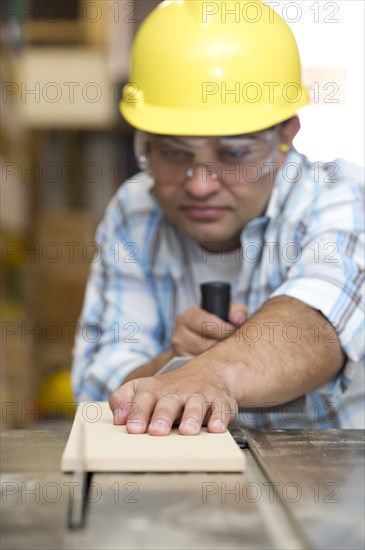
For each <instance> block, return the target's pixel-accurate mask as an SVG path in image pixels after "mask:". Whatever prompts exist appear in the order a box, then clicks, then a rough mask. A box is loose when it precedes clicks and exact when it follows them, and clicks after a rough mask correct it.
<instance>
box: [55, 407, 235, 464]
mask: <svg viewBox="0 0 365 550" xmlns="http://www.w3.org/2000/svg"><path fill="white" fill-rule="evenodd" d="M81 455H83V458H81ZM61 467H62V470H63V471H64V472H70V471H74V470H77V469H80V468H81V467H82V468H83V469H84V470H85V471H88V472H241V471H243V470H244V468H245V457H244V455H243V453H242V451H241V449H240V448H239V447H238V445H237V443H236V442H235V441H234V439H233V437H232V436H231V434H230V433H229V432H228V431H226V432H225V433H222V434H212V433H208V432H207V430H206V428H203V429H202V431H201V433H200V434H199V435H196V436H188V435H180V434H179V432H178V430H177V428H174V430H173V431H172V433H171V434H170V435H168V436H151V435H149V434H139V435H136V434H129V433H128V432H127V431H126V428H125V426H115V425H114V424H113V416H112V413H111V411H110V409H109V406H108V403H104V402H85V403H80V405H79V407H78V409H77V413H76V417H75V421H74V424H73V426H72V430H71V434H70V437H69V439H68V442H67V445H66V448H65V450H64V453H63V456H62V463H61Z"/></svg>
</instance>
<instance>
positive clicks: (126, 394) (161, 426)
mask: <svg viewBox="0 0 365 550" xmlns="http://www.w3.org/2000/svg"><path fill="white" fill-rule="evenodd" d="M208 315H209V314H208ZM213 318H214V316H213ZM249 323H251V325H252V326H254V327H255V329H256V334H257V331H260V337H259V338H256V337H255V340H254V341H252V340H249V339H248V335H249V332H248V328H247V327H248V325H249ZM328 325H329V323H328V321H327V320H326V319H325V318H324V317H323V315H322V314H321V313H320V312H319V311H317V310H314V309H313V308H311V307H310V306H308V305H306V304H304V303H303V302H301V301H299V300H296V299H295V298H290V297H288V296H278V297H276V298H273V299H271V300H269V301H268V302H266V303H265V304H264V305H263V306H262V308H261V309H260V310H259V311H258V312H256V313H255V315H254V316H253V317H252V319H251V321H249V322H247V323H245V324H244V325H242V327H241V328H239V329H238V330H237V331H236V332H235V334H234V335H233V336H230V337H228V338H227V339H226V340H224V341H222V342H220V343H218V344H217V345H216V346H215V347H214V348H212V349H209V350H208V351H206V352H205V353H202V354H201V355H199V356H198V357H195V358H194V359H192V360H191V361H189V362H188V363H187V364H186V365H184V366H183V367H181V368H180V369H178V370H176V371H174V372H171V373H168V374H165V375H163V376H159V377H156V378H137V379H136V380H132V381H130V382H127V383H126V384H124V385H123V386H121V387H120V388H119V389H118V390H116V391H115V392H114V393H113V394H112V395H111V397H110V399H109V403H110V407H111V409H112V411H113V413H114V422H115V423H116V424H126V426H127V430H128V432H129V433H136V434H138V433H145V432H146V431H148V432H149V433H150V434H151V435H167V434H168V433H169V432H170V430H171V427H172V425H173V423H174V422H179V421H180V428H179V429H180V433H182V434H186V435H194V434H197V433H199V431H200V428H201V426H202V425H203V424H204V422H207V425H208V431H211V432H223V431H224V430H225V429H226V427H227V425H228V423H229V420H230V419H231V418H233V417H234V416H235V411H236V409H237V405H239V406H240V407H249V408H250V407H254V408H256V407H267V406H268V405H270V406H273V405H280V404H281V403H287V402H288V401H292V400H293V399H296V398H297V397H300V396H301V395H304V394H306V393H308V392H310V391H313V390H315V389H317V388H319V387H321V386H323V385H324V384H326V383H327V382H328V381H329V380H331V379H332V378H333V377H334V376H335V375H337V374H338V373H339V371H340V370H341V368H342V366H343V364H344V361H345V355H344V353H343V351H342V349H341V345H340V341H339V339H338V337H337V335H336V333H335V331H333V334H332V335H331V339H329V338H328ZM289 326H293V327H295V331H296V332H295V335H294V336H295V338H292V337H290V338H289V337H288V333H287V330H288V327H289ZM313 326H316V327H318V334H316V341H315V344H314V343H313ZM273 328H275V329H276V331H273V330H272V329H273ZM284 329H286V330H284ZM298 334H300V337H299V338H298V337H297V335H298Z"/></svg>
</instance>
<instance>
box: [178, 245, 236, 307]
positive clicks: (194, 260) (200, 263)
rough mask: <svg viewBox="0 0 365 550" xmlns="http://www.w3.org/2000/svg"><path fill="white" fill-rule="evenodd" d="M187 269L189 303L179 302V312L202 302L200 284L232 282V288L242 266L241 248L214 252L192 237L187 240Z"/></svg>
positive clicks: (187, 297)
mask: <svg viewBox="0 0 365 550" xmlns="http://www.w3.org/2000/svg"><path fill="white" fill-rule="evenodd" d="M185 253H186V259H187V264H188V265H187V267H188V269H187V271H188V273H189V284H188V295H187V296H186V299H187V303H185V304H179V313H181V312H182V311H184V310H186V309H188V308H190V307H192V306H194V305H198V304H200V302H201V295H200V285H201V284H202V283H210V282H214V281H222V282H226V283H231V285H232V288H234V286H235V285H236V284H237V279H238V277H239V274H240V272H241V268H242V255H241V254H240V250H238V251H234V252H224V253H223V252H222V253H217V254H213V253H211V252H207V251H205V250H203V249H202V248H201V246H200V245H199V244H198V243H196V242H195V241H192V240H191V239H186V240H185Z"/></svg>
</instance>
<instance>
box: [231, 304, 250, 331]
mask: <svg viewBox="0 0 365 550" xmlns="http://www.w3.org/2000/svg"><path fill="white" fill-rule="evenodd" d="M247 317H248V309H247V307H246V306H245V305H244V304H237V303H233V302H231V305H230V307H229V313H228V321H229V322H230V323H232V325H234V326H235V327H240V326H241V325H243V323H244V322H245V321H247Z"/></svg>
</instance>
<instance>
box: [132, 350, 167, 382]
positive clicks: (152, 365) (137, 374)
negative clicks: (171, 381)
mask: <svg viewBox="0 0 365 550" xmlns="http://www.w3.org/2000/svg"><path fill="white" fill-rule="evenodd" d="M173 356H174V352H173V351H172V350H171V349H169V350H167V351H164V352H163V353H160V355H158V356H157V357H156V358H155V359H153V360H152V361H149V362H148V363H145V364H144V365H141V366H140V367H138V368H136V369H134V370H133V371H132V372H130V373H129V374H128V376H126V377H125V379H124V382H123V383H125V382H129V381H130V380H134V379H135V378H144V377H145V376H153V375H154V374H155V373H156V372H157V371H158V370H160V368H161V367H163V366H164V365H165V364H166V363H167V361H170V359H172V357H173Z"/></svg>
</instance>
